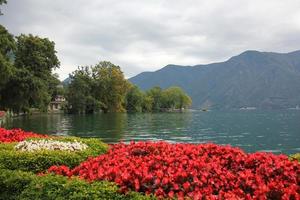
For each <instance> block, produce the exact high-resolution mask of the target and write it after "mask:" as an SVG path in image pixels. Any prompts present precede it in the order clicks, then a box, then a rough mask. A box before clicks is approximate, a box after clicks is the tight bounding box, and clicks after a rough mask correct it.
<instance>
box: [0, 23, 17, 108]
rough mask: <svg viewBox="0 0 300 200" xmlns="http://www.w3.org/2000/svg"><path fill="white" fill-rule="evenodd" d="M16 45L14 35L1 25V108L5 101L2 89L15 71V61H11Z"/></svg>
mask: <svg viewBox="0 0 300 200" xmlns="http://www.w3.org/2000/svg"><path fill="white" fill-rule="evenodd" d="M15 47H16V44H15V40H14V37H13V35H11V34H10V33H9V32H8V31H7V30H6V29H5V27H3V26H2V25H0V77H1V78H0V108H1V102H2V101H3V93H2V90H3V88H4V87H5V84H6V83H7V81H8V80H9V79H10V77H11V76H12V73H13V63H12V62H11V59H10V54H11V52H12V51H13V50H14V49H15Z"/></svg>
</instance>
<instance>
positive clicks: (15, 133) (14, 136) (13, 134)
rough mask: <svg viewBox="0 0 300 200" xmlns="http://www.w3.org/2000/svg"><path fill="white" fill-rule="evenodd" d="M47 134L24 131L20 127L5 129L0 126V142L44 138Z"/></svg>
mask: <svg viewBox="0 0 300 200" xmlns="http://www.w3.org/2000/svg"><path fill="white" fill-rule="evenodd" d="M45 137H48V136H47V135H41V134H36V133H32V132H25V131H23V130H21V129H12V130H7V129H5V128H0V142H8V143H9V142H20V141H23V140H25V139H27V138H45Z"/></svg>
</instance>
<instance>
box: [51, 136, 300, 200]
mask: <svg viewBox="0 0 300 200" xmlns="http://www.w3.org/2000/svg"><path fill="white" fill-rule="evenodd" d="M48 172H50V173H51V172H52V173H56V174H60V175H65V176H79V177H80V178H82V179H86V180H88V181H96V180H108V181H113V182H115V183H117V184H118V185H119V186H120V191H121V192H124V193H126V192H127V191H129V190H134V191H137V192H143V193H145V194H151V193H153V194H155V195H156V196H157V197H158V198H175V197H176V198H178V199H184V198H186V197H188V198H192V199H262V200H263V199H300V186H299V185H300V165H299V163H298V162H297V161H289V160H288V157H287V156H284V155H279V156H277V155H273V154H270V153H251V154H247V153H245V152H243V151H242V150H241V149H238V148H233V147H230V146H220V145H216V144H199V145H196V144H169V143H166V142H158V143H152V142H138V143H134V142H132V143H130V144H129V145H126V144H123V143H120V144H116V145H112V146H111V149H110V150H109V151H108V153H106V154H103V155H100V156H98V157H96V158H90V159H88V160H87V161H85V162H83V163H81V164H80V165H79V166H77V167H75V168H74V169H69V168H68V167H66V166H52V167H50V168H49V169H48Z"/></svg>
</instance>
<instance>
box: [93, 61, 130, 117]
mask: <svg viewBox="0 0 300 200" xmlns="http://www.w3.org/2000/svg"><path fill="white" fill-rule="evenodd" d="M92 77H93V79H94V81H95V88H96V90H95V91H94V92H95V96H96V98H99V100H100V101H101V102H102V107H101V109H102V110H103V111H104V112H105V113H106V112H124V111H125V109H124V107H123V104H124V101H125V95H126V92H127V89H128V86H129V85H128V82H127V80H126V79H125V77H124V75H123V72H122V71H121V69H120V67H119V66H116V65H114V64H112V63H110V62H107V61H103V62H100V63H98V64H97V65H96V66H94V67H93V68H92Z"/></svg>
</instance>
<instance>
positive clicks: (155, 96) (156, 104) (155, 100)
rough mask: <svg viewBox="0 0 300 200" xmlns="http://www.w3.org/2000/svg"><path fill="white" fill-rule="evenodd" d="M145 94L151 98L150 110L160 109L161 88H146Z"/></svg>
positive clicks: (156, 110)
mask: <svg viewBox="0 0 300 200" xmlns="http://www.w3.org/2000/svg"><path fill="white" fill-rule="evenodd" d="M146 94H147V96H148V97H149V98H151V99H152V106H151V109H152V111H155V112H158V111H160V110H161V106H162V89H161V88H160V87H158V86H156V87H153V88H151V89H150V90H148V91H147V92H146Z"/></svg>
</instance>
